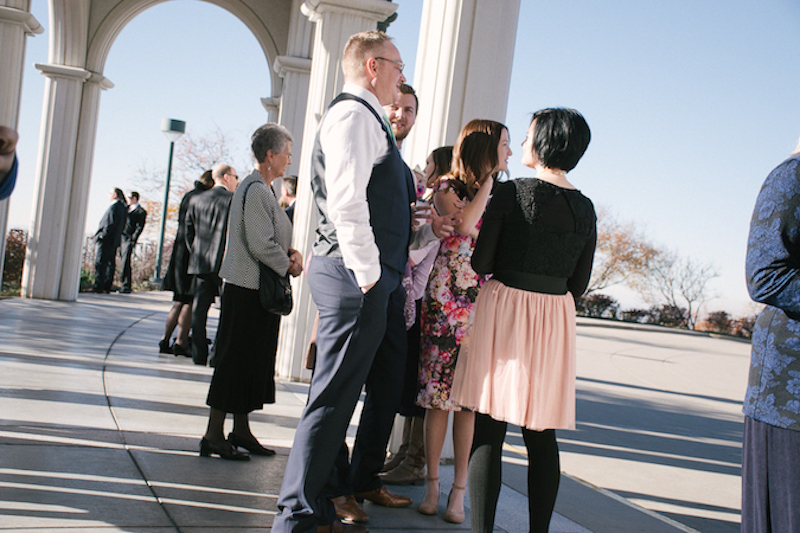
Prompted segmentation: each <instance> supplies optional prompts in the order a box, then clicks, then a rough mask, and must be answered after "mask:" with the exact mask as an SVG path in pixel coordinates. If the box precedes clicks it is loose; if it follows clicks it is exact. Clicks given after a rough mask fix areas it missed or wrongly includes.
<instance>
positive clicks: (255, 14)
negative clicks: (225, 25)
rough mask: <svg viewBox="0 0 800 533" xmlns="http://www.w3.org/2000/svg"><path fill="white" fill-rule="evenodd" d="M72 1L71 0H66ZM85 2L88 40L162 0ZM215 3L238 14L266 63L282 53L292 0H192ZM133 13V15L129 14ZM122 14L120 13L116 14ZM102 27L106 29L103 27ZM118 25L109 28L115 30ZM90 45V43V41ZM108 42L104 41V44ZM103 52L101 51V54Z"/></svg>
mask: <svg viewBox="0 0 800 533" xmlns="http://www.w3.org/2000/svg"><path fill="white" fill-rule="evenodd" d="M70 1H72V0H70ZM84 1H85V2H88V3H89V6H90V7H89V9H90V11H89V27H88V37H89V39H88V42H89V43H92V41H93V40H94V38H95V36H96V35H97V33H98V31H100V30H101V27H102V26H104V25H106V26H107V25H109V24H111V25H112V26H115V25H116V24H119V23H120V21H119V20H118V19H120V18H122V19H123V22H124V23H127V21H129V20H130V19H132V18H134V17H135V15H136V14H138V13H141V12H142V11H144V10H146V9H148V8H150V7H152V6H155V5H158V4H161V3H163V2H164V1H166V0H84ZM195 1H196V2H201V1H204V2H207V3H210V4H213V5H216V6H219V7H221V8H223V9H225V10H226V11H228V12H229V13H231V14H232V15H234V16H235V17H237V18H239V20H241V21H242V22H243V23H244V24H245V25H246V26H247V27H248V28H250V30H251V31H252V32H253V34H254V36H255V37H256V39H257V40H258V42H259V44H260V45H261V47H262V49H264V53H265V54H266V55H267V57H268V59H269V62H270V64H271V63H272V61H274V59H275V57H276V56H278V55H283V54H285V53H286V48H287V42H288V37H289V28H290V21H291V9H292V0H195ZM131 14H133V17H132V16H131ZM120 15H122V16H120ZM106 31H108V29H107V28H106ZM119 31H121V28H112V29H111V33H113V34H117V33H118V32H119ZM90 46H92V45H91V44H90ZM106 46H108V45H106ZM101 55H104V54H101Z"/></svg>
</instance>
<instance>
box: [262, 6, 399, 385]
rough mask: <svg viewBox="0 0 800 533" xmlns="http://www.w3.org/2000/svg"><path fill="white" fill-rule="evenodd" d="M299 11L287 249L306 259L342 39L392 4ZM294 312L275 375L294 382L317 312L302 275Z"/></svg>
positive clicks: (371, 23) (372, 24)
mask: <svg viewBox="0 0 800 533" xmlns="http://www.w3.org/2000/svg"><path fill="white" fill-rule="evenodd" d="M302 9H303V13H305V15H306V16H307V17H308V18H309V19H310V20H311V22H313V23H315V25H316V27H315V34H314V49H313V53H312V56H311V57H312V62H311V81H310V85H309V92H308V104H307V106H306V112H305V124H304V126H303V138H302V139H303V140H302V150H301V153H300V170H299V173H298V188H297V201H296V204H295V211H294V233H293V238H292V241H293V243H292V246H293V247H294V248H296V249H297V250H301V251H302V252H303V256H304V257H306V256H307V254H308V253H309V251H310V250H311V245H312V243H313V242H314V237H315V230H316V227H317V224H316V215H315V214H314V213H313V211H312V196H311V188H310V187H309V186H308V185H307V184H308V183H310V180H311V178H310V176H311V151H312V149H313V146H314V138H315V136H316V133H317V125H318V124H319V120H320V118H321V117H322V114H323V113H324V111H325V108H326V107H327V105H328V104H329V103H330V102H331V100H333V98H334V97H335V96H336V95H337V94H338V92H339V91H340V90H341V88H342V85H343V83H344V81H343V77H342V76H343V75H342V70H341V65H340V63H341V57H342V51H343V50H344V45H345V43H346V42H347V39H348V38H349V37H350V36H351V35H353V34H354V33H358V32H361V31H366V30H372V29H376V27H377V23H378V22H379V21H382V20H385V19H386V18H387V17H388V16H389V15H391V14H392V13H394V11H395V10H396V9H397V5H396V4H393V3H391V2H387V1H386V0H306V2H305V3H303V6H302ZM293 287H294V305H295V309H294V312H293V313H292V314H291V315H289V316H288V317H285V318H284V319H283V320H281V335H280V337H279V345H278V356H277V361H276V373H277V374H278V375H279V376H281V377H284V378H290V379H295V380H308V379H310V376H311V374H310V372H309V371H308V370H305V369H304V368H303V360H304V356H305V350H306V347H307V345H308V340H309V337H310V335H311V327H312V326H313V324H314V315H315V313H316V309H315V307H314V305H313V302H312V301H311V295H310V292H309V288H308V284H307V283H306V282H305V275H303V276H301V277H300V278H299V279H297V278H296V279H295V280H294V282H293Z"/></svg>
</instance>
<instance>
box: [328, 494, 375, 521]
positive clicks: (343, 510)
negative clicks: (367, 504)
mask: <svg viewBox="0 0 800 533" xmlns="http://www.w3.org/2000/svg"><path fill="white" fill-rule="evenodd" d="M331 501H332V502H333V507H334V509H336V517H337V518H341V519H342V520H352V521H353V522H367V521H369V515H368V514H367V513H365V512H364V509H362V508H361V506H360V505H358V502H357V501H356V499H355V497H354V496H353V495H352V494H347V495H345V496H339V497H337V498H331Z"/></svg>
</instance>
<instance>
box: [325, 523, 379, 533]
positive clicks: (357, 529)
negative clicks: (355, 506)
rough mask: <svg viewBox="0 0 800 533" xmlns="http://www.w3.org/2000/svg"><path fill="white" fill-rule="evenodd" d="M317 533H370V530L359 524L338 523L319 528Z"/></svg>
mask: <svg viewBox="0 0 800 533" xmlns="http://www.w3.org/2000/svg"><path fill="white" fill-rule="evenodd" d="M317 533H369V529H367V528H366V527H364V526H359V525H358V524H343V523H341V522H339V521H336V522H334V523H333V524H330V525H327V526H317Z"/></svg>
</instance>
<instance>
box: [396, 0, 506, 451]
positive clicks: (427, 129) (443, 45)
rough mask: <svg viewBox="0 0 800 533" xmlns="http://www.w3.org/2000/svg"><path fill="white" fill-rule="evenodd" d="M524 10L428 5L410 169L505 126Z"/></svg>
mask: <svg viewBox="0 0 800 533" xmlns="http://www.w3.org/2000/svg"><path fill="white" fill-rule="evenodd" d="M519 4H520V0H503V1H502V2H498V1H497V0H425V4H424V6H423V9H422V21H421V25H420V33H419V43H418V44H417V61H416V64H415V70H414V89H415V90H416V92H417V96H418V98H419V107H420V113H419V114H418V115H417V122H416V125H415V126H414V129H413V130H412V131H411V134H410V135H409V137H408V138H407V139H406V140H405V141H404V143H403V149H404V152H403V153H404V156H405V159H406V161H407V162H408V164H409V165H410V166H412V167H413V166H414V165H415V164H420V165H423V164H424V161H425V158H426V157H428V154H429V153H430V152H431V150H433V149H434V148H437V147H439V146H444V145H447V144H454V143H455V141H456V138H457V137H458V132H459V131H461V128H462V127H463V126H464V125H465V124H466V123H467V122H469V121H470V120H472V119H475V118H484V119H492V120H497V121H499V122H503V121H504V120H505V116H506V108H507V107H508V92H509V85H510V82H511V66H512V63H513V58H514V44H515V41H516V36H517V22H518V19H519ZM390 30H391V28H390ZM452 423H453V422H452V417H451V418H450V420H449V422H448V424H449V427H448V430H447V434H446V435H447V437H446V438H445V444H444V448H443V449H442V459H452V458H453V456H454V450H453V439H452V429H451V428H452ZM398 427H399V428H402V425H399V426H398V425H395V433H399V430H398V429H397V428H398ZM399 440H400V439H399V438H394V439H393V444H395V445H397V443H398V442H399Z"/></svg>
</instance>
